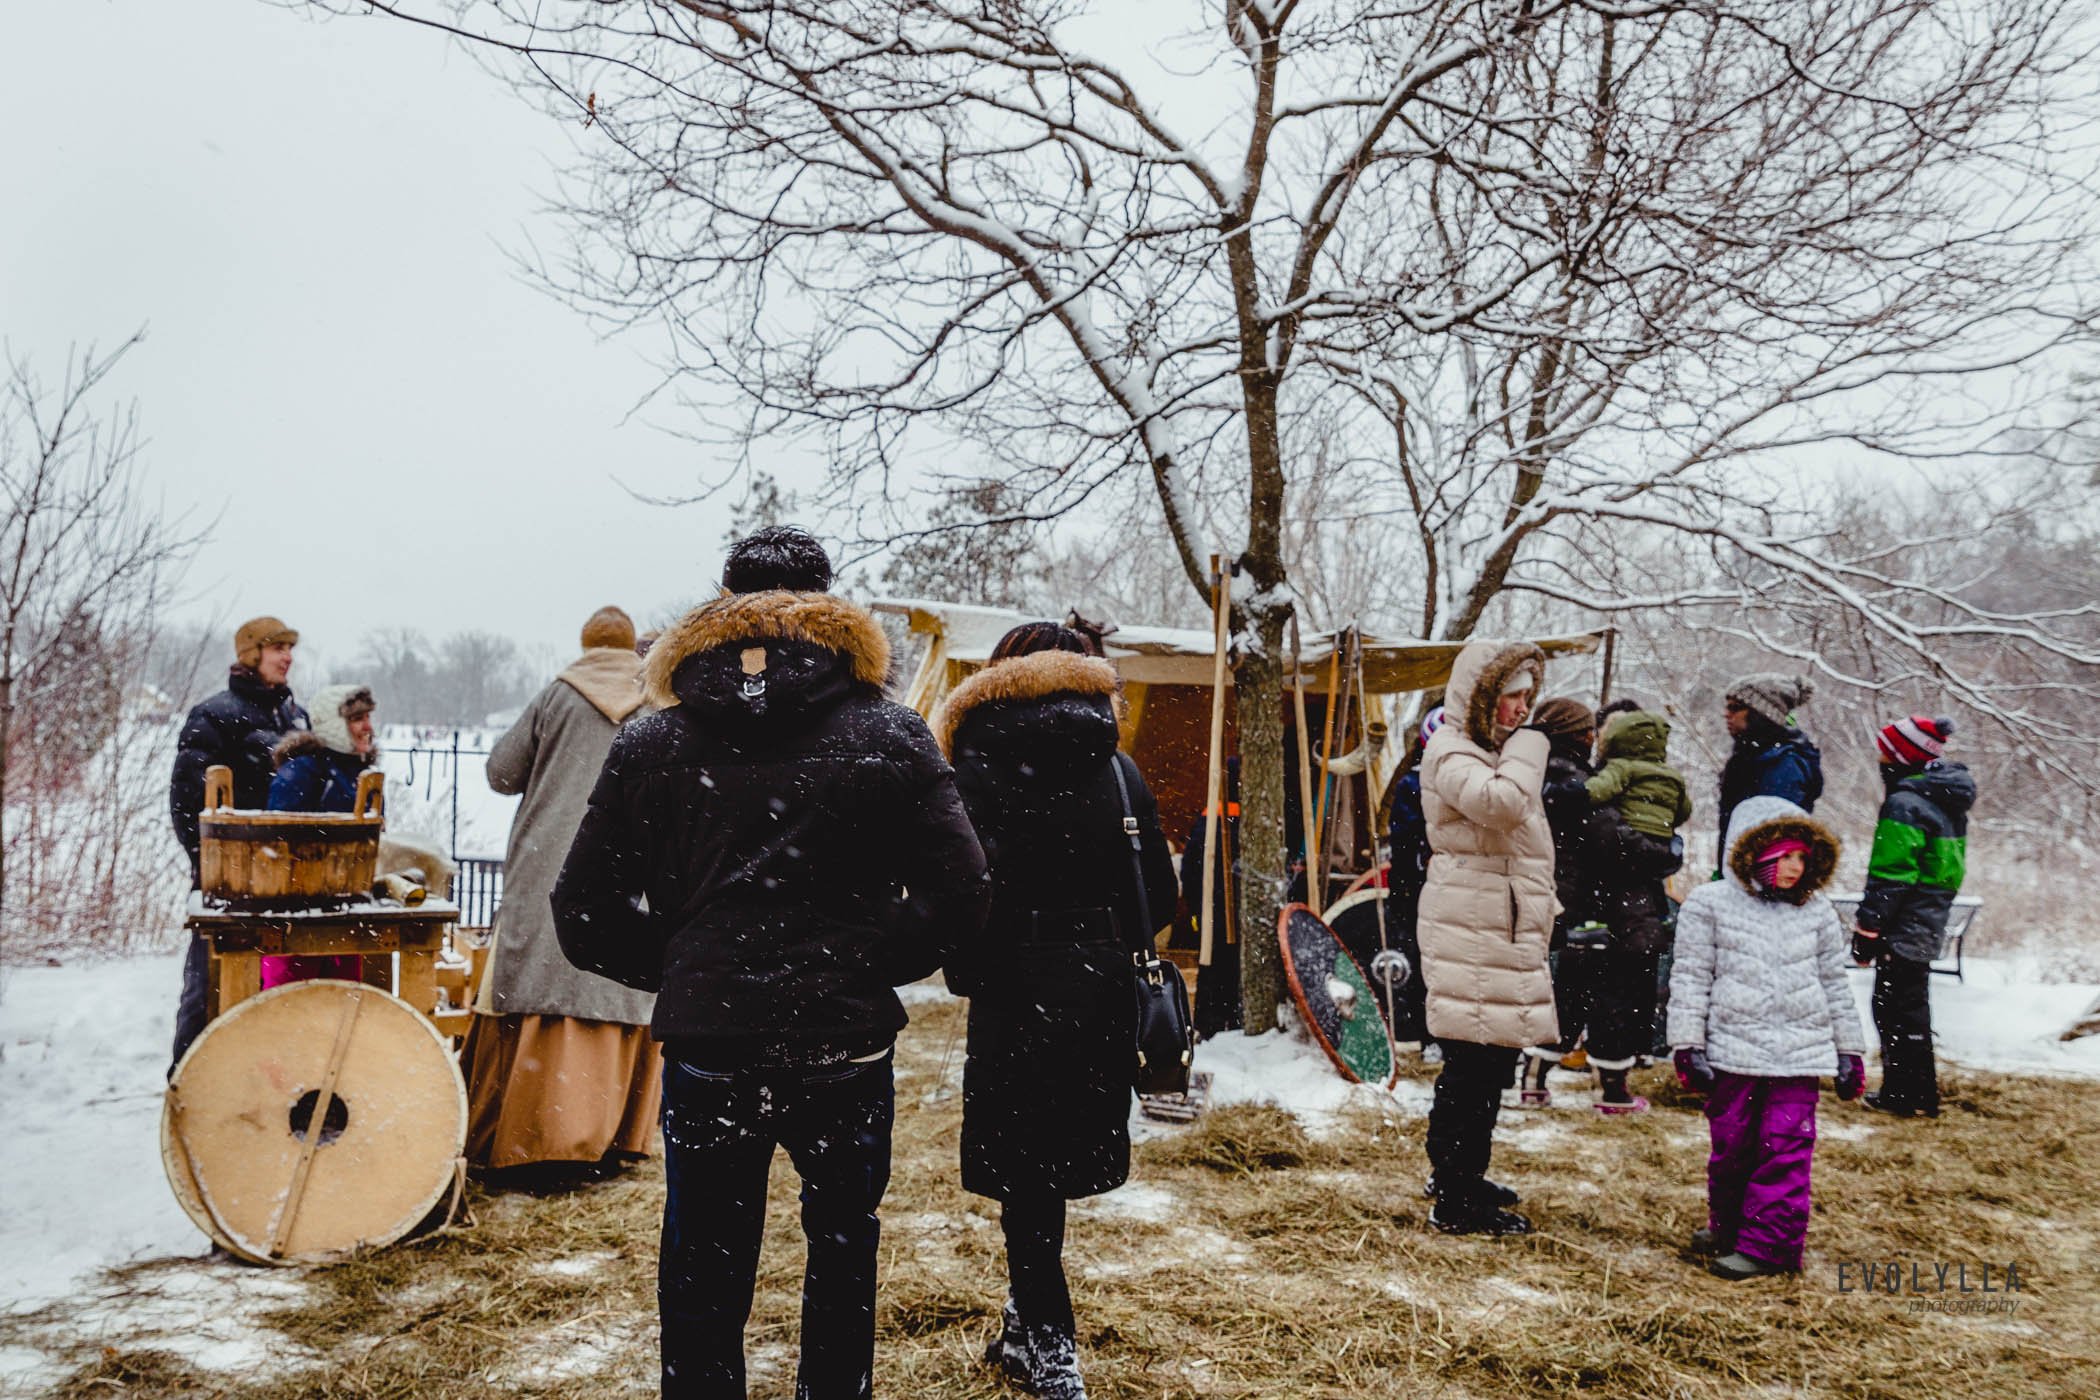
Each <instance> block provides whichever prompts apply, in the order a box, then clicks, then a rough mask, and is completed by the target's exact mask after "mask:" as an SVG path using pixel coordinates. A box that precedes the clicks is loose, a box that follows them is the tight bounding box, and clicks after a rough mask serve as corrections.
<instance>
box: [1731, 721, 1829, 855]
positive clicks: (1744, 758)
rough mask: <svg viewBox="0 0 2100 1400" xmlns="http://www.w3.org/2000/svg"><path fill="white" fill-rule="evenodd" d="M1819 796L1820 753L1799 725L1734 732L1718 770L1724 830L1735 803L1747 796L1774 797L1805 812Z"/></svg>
mask: <svg viewBox="0 0 2100 1400" xmlns="http://www.w3.org/2000/svg"><path fill="white" fill-rule="evenodd" d="M1822 795H1823V755H1822V753H1821V752H1819V751H1818V750H1817V748H1816V746H1815V745H1814V744H1812V743H1810V742H1809V739H1808V736H1807V735H1806V734H1803V733H1802V732H1801V731H1800V730H1798V729H1781V728H1779V727H1777V726H1776V725H1770V724H1766V725H1761V726H1759V727H1758V728H1756V729H1753V730H1751V731H1750V732H1748V733H1745V734H1741V735H1738V736H1737V737H1736V741H1735V750H1734V752H1732V753H1730V754H1729V755H1728V762H1727V763H1726V764H1724V765H1722V768H1721V809H1720V814H1719V816H1720V826H1721V830H1722V831H1727V830H1728V822H1729V818H1731V817H1733V816H1734V815H1735V809H1736V806H1737V804H1739V803H1741V802H1742V801H1743V800H1744V799H1746V798H1751V797H1777V798H1781V799H1784V800H1785V801H1788V802H1791V803H1793V804H1794V805H1795V806H1796V807H1799V808H1800V809H1801V810H1802V811H1804V812H1813V811H1815V810H1816V799H1817V798H1819V797H1821V796H1822Z"/></svg>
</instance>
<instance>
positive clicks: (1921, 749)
mask: <svg viewBox="0 0 2100 1400" xmlns="http://www.w3.org/2000/svg"><path fill="white" fill-rule="evenodd" d="M1953 733H1954V721H1953V720H1951V719H1948V718H1947V717H1946V716H1944V715H1942V716H1940V717H1938V718H1934V717H1933V716H1931V715H1910V716H1908V717H1907V718H1904V719H1899V720H1897V721H1896V722H1895V723H1893V724H1885V725H1883V726H1882V727H1881V729H1880V731H1879V732H1878V733H1876V734H1875V735H1874V747H1876V748H1878V749H1880V750H1881V757H1882V759H1883V761H1885V762H1888V763H1893V764H1896V765H1897V766H1899V767H1902V768H1922V767H1924V766H1925V765H1926V764H1928V763H1930V762H1932V761H1933V760H1934V759H1936V758H1938V757H1939V756H1940V755H1941V754H1943V753H1945V752H1946V751H1947V740H1948V738H1949V736H1951V735H1952V734H1953Z"/></svg>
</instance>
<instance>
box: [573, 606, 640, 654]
mask: <svg viewBox="0 0 2100 1400" xmlns="http://www.w3.org/2000/svg"><path fill="white" fill-rule="evenodd" d="M593 647H618V648H619V649H620V650H621V651H633V650H634V619H633V618H631V617H629V616H628V615H627V614H626V613H625V612H623V611H622V610H620V609H619V608H615V607H610V606H607V607H603V608H600V609H598V611H596V612H594V613H592V614H591V620H590V621H589V622H586V623H584V624H583V649H584V650H585V651H589V650H590V649H591V648H593Z"/></svg>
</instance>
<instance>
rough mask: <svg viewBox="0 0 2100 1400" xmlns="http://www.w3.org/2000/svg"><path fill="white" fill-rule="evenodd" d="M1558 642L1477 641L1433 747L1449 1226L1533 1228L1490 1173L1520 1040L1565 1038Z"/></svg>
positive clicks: (1428, 1010) (1438, 1177)
mask: <svg viewBox="0 0 2100 1400" xmlns="http://www.w3.org/2000/svg"><path fill="white" fill-rule="evenodd" d="M1545 661H1546V658H1545V655H1544V653H1542V652H1541V651H1540V650H1539V649H1538V648H1537V647H1535V646H1532V645H1531V644H1530V643H1528V642H1474V643H1472V644H1471V645H1469V646H1468V647H1466V649H1465V650H1464V651H1462V652H1460V653H1459V655H1458V662H1457V664H1456V665H1454V666H1453V667H1452V668H1451V680H1450V683H1449V684H1448V685H1447V686H1446V687H1445V690H1444V713H1445V716H1446V718H1445V721H1444V725H1443V727H1442V728H1441V729H1439V730H1437V732H1436V733H1435V734H1434V735H1433V736H1431V738H1430V740H1429V744H1428V747H1427V748H1425V749H1424V750H1423V751H1422V814H1423V817H1424V819H1425V820H1426V821H1427V823H1428V827H1429V849H1430V851H1431V855H1430V859H1429V876H1428V879H1427V881H1426V882H1425V883H1424V885H1423V887H1422V901H1421V907H1420V912H1419V914H1418V915H1417V917H1416V929H1417V931H1418V934H1419V938H1420V941H1421V947H1422V982H1423V986H1424V987H1425V988H1426V990H1427V993H1428V996H1427V1002H1426V1005H1425V1018H1426V1020H1427V1022H1428V1026H1429V1033H1430V1034H1431V1035H1432V1036H1434V1037H1436V1039H1437V1040H1438V1042H1439V1043H1440V1044H1441V1045H1442V1047H1443V1051H1444V1068H1443V1072H1442V1073H1441V1074H1439V1075H1438V1076H1437V1082H1436V1097H1435V1101H1434V1103H1433V1104H1432V1106H1431V1108H1430V1113H1429V1141H1428V1147H1429V1162H1430V1168H1431V1171H1432V1173H1433V1174H1432V1176H1431V1177H1430V1191H1431V1194H1433V1195H1434V1196H1435V1197H1436V1206H1435V1208H1434V1209H1433V1210H1432V1211H1431V1212H1430V1216H1429V1220H1430V1223H1431V1224H1432V1225H1434V1226H1435V1227H1436V1228H1437V1229H1439V1230H1442V1231H1444V1232H1446V1233H1447V1234H1495V1235H1505V1234H1522V1233H1524V1232H1525V1231H1527V1230H1529V1229H1530V1228H1531V1223H1530V1222H1529V1221H1527V1220H1526V1219H1525V1218H1524V1217H1523V1216H1521V1215H1517V1214H1515V1213H1513V1212H1511V1211H1509V1210H1507V1209H1505V1207H1507V1206H1511V1205H1514V1204H1516V1201H1517V1193H1516V1192H1514V1191H1512V1190H1510V1189H1509V1188H1508V1187H1506V1186H1501V1185H1498V1184H1497V1183H1495V1182H1492V1181H1489V1180H1488V1179H1487V1167H1488V1157H1489V1153H1490V1150H1491V1146H1492V1140H1493V1136H1494V1131H1495V1118H1496V1116H1497V1114H1498V1113H1499V1112H1500V1110H1501V1106H1502V1090H1503V1089H1504V1088H1505V1087H1506V1086H1508V1084H1509V1083H1510V1081H1511V1080H1512V1079H1513V1078H1514V1076H1515V1073H1516V1065H1517V1053H1518V1047H1520V1046H1526V1045H1545V1044H1550V1043H1552V1042H1553V1041H1556V1040H1558V1039H1559V1037H1560V1028H1559V1026H1558V1024H1557V1023H1556V1020H1555V1017H1554V1012H1553V979H1552V977H1551V976H1550V975H1549V974H1548V972H1547V969H1546V947H1547V943H1548V941H1549V940H1550V939H1551V937H1552V934H1553V919H1554V916H1555V915H1556V914H1557V913H1558V912H1559V910H1560V901H1559V900H1558V899H1556V898H1555V897H1554V885H1553V832H1552V830H1551V829H1550V828H1549V827H1548V826H1547V824H1546V805H1545V801H1544V798H1543V795H1542V788H1543V785H1544V782H1545V776H1546V758H1547V753H1548V748H1549V745H1548V742H1547V739H1546V736H1545V735H1544V734H1542V733H1540V732H1539V731H1538V730H1535V729H1521V728H1518V727H1517V726H1519V725H1521V724H1523V722H1524V721H1525V720H1526V719H1527V718H1529V716H1530V712H1531V707H1532V705H1533V704H1534V703H1536V701H1537V700H1538V694H1539V688H1540V685H1541V683H1542V682H1543V680H1544V676H1545Z"/></svg>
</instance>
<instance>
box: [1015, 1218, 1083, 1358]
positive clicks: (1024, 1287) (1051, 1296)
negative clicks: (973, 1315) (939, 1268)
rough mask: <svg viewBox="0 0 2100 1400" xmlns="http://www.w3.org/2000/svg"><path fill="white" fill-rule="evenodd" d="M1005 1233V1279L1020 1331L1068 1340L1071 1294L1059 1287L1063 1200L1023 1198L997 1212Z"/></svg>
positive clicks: (1062, 1275) (1061, 1281) (1062, 1263)
mask: <svg viewBox="0 0 2100 1400" xmlns="http://www.w3.org/2000/svg"><path fill="white" fill-rule="evenodd" d="M999 1228H1000V1229H1001V1230H1003V1231H1005V1233H1006V1277H1007V1281H1008V1284H1009V1286H1010V1289H1011V1291H1012V1293H1013V1298H1014V1311H1016V1312H1018V1313H1019V1314H1020V1315H1021V1324H1022V1325H1023V1326H1024V1327H1048V1328H1051V1329H1053V1330H1054V1331H1057V1332H1058V1333H1060V1334H1062V1335H1065V1336H1070V1335H1071V1333H1072V1294H1071V1290H1070V1289H1069V1288H1067V1287H1066V1286H1065V1201H1064V1197H1062V1196H1023V1197H1019V1198H1016V1199H1013V1200H1009V1201H1006V1202H1004V1203H1003V1204H1001V1206H1000V1207H999Z"/></svg>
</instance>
